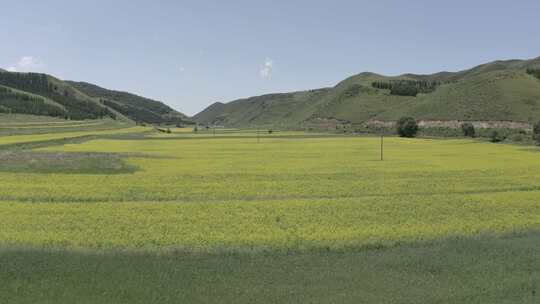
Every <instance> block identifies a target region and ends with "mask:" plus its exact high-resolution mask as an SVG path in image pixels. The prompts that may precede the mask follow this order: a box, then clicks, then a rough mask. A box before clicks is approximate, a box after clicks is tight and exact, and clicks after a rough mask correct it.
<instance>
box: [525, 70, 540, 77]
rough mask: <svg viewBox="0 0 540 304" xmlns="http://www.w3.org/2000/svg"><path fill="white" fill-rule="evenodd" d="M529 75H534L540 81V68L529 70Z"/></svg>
mask: <svg viewBox="0 0 540 304" xmlns="http://www.w3.org/2000/svg"><path fill="white" fill-rule="evenodd" d="M527 74H530V75H533V76H534V77H536V78H538V79H540V68H529V69H527Z"/></svg>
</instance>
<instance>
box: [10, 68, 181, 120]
mask: <svg viewBox="0 0 540 304" xmlns="http://www.w3.org/2000/svg"><path fill="white" fill-rule="evenodd" d="M0 113H13V114H31V115H42V116H52V117H62V118H65V119H73V120H81V119H103V118H111V119H119V120H123V121H137V122H147V123H186V122H189V120H188V119H187V117H186V116H185V115H184V114H182V113H179V112H177V111H175V110H173V109H172V108H170V107H168V106H167V105H165V104H163V103H161V102H159V101H155V100H151V99H147V98H144V97H140V96H137V95H134V94H130V93H126V92H118V91H111V90H107V89H103V88H101V87H98V86H96V85H92V84H89V83H84V82H72V81H63V80H60V79H58V78H55V77H53V76H51V75H47V74H40V73H17V72H7V71H5V70H0Z"/></svg>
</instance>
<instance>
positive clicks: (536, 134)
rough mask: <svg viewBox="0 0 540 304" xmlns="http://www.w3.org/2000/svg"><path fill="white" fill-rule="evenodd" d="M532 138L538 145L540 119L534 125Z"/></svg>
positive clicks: (539, 142)
mask: <svg viewBox="0 0 540 304" xmlns="http://www.w3.org/2000/svg"><path fill="white" fill-rule="evenodd" d="M533 139H534V140H535V141H536V143H537V144H539V145H540V121H539V122H537V123H536V124H535V125H534V128H533Z"/></svg>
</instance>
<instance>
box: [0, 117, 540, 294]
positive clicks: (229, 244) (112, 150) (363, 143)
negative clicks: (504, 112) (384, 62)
mask: <svg viewBox="0 0 540 304" xmlns="http://www.w3.org/2000/svg"><path fill="white" fill-rule="evenodd" d="M171 131H172V133H171V134H166V133H159V132H154V133H148V132H149V129H148V128H143V127H136V128H127V129H121V130H113V131H102V132H98V133H97V137H95V138H90V139H89V140H85V141H79V142H72V143H65V144H62V145H58V144H57V145H50V146H46V147H41V148H36V149H34V150H31V151H24V153H11V152H10V151H9V150H7V151H4V152H1V151H0V185H1V187H2V191H0V223H2V229H0V243H1V244H2V246H0V267H1V268H2V269H7V271H0V281H2V282H6V283H5V284H2V286H1V287H0V294H3V295H5V298H7V299H12V300H13V302H21V303H35V302H40V301H39V300H40V299H43V298H42V297H43V296H46V297H47V298H49V299H53V300H52V302H56V303H71V302H73V301H75V302H80V303H92V302H106V301H108V300H109V301H110V300H111V299H113V300H114V302H120V303H148V302H173V303H177V302H178V301H180V302H182V301H184V302H186V303H190V302H204V303H220V302H235V303H255V302H259V303H260V302H266V303H290V302H306V303H318V302H322V303H433V302H442V303H447V302H448V303H470V302H474V303H536V300H537V299H538V298H537V297H538V291H539V290H538V288H539V287H540V260H539V259H537V258H534V256H535V252H538V250H540V248H539V244H540V242H539V238H540V232H539V231H540V204H539V203H538V202H539V199H540V186H539V184H538V180H540V154H539V150H538V149H535V148H525V147H520V146H512V145H497V144H488V143H482V142H476V141H472V140H427V139H401V138H386V139H385V160H384V161H380V160H379V153H380V151H379V144H380V142H379V139H378V138H370V137H350V136H349V137H345V136H328V135H324V134H304V133H301V132H273V133H272V134H269V133H268V132H266V133H264V134H263V133H260V134H259V135H258V136H257V131H256V130H221V133H220V132H216V135H215V137H214V134H213V131H212V130H209V131H207V132H199V133H198V134H196V133H194V132H192V130H190V129H173V130H171ZM143 132H147V133H143ZM66 134H69V133H66ZM66 134H47V135H32V136H9V137H0V147H1V145H2V144H9V143H14V142H17V143H21V142H28V141H41V140H47V139H49V140H50V139H55V138H63V136H66ZM81 134H85V132H79V133H73V134H70V135H69V136H73V137H78V136H81ZM134 134H138V135H137V136H133V135H134ZM100 135H103V136H104V137H100ZM109 135H114V136H115V137H114V138H110V137H109V138H107V137H106V136H109ZM257 138H259V139H257ZM2 153H3V154H2ZM2 160H4V162H2ZM6 160H9V162H8V161H6ZM29 160H32V161H29ZM85 160H88V161H86V162H85ZM81 163H82V164H81ZM44 173H48V174H44ZM36 265H37V266H36ZM53 265H56V266H53ZM75 282H80V284H76V283H75ZM26 286H29V287H30V288H24V287H26ZM66 286H68V287H67V288H63V287H66ZM21 288H24V290H22V289H21ZM80 294H84V295H85V297H84V298H83V300H80V298H78V295H80ZM40 296H41V297H40ZM77 299H78V300H80V301H78V300H77Z"/></svg>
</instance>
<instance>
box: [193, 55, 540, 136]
mask: <svg viewBox="0 0 540 304" xmlns="http://www.w3.org/2000/svg"><path fill="white" fill-rule="evenodd" d="M537 70H538V71H540V57H539V58H535V59H531V60H504V61H501V60H500V61H494V62H491V63H487V64H482V65H479V66H476V67H474V68H471V69H468V70H463V71H459V72H439V73H434V74H429V75H419V74H410V73H409V74H403V75H399V76H384V75H379V74H375V73H371V72H364V73H360V74H358V75H355V76H352V77H349V78H347V79H345V80H343V81H342V82H340V83H339V84H337V85H336V86H335V87H332V88H323V89H317V90H310V91H301V92H292V93H282V94H268V95H262V96H256V97H250V98H244V99H239V100H235V101H232V102H228V103H215V104H212V105H211V106H209V107H207V108H206V109H205V110H203V111H201V112H200V113H198V114H196V115H195V116H194V117H193V119H194V120H195V121H196V122H197V123H199V124H216V125H224V126H231V127H249V126H259V125H260V126H276V127H280V126H281V127H298V126H306V125H310V124H317V123H319V122H324V121H328V120H337V121H341V122H345V123H350V124H362V123H365V122H368V121H371V120H380V121H395V120H397V119H398V118H399V117H401V116H413V117H415V118H417V119H422V120H474V121H519V122H533V121H537V120H540V79H538V78H537V77H540V76H538V75H539V74H540V73H535V72H534V71H537Z"/></svg>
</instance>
